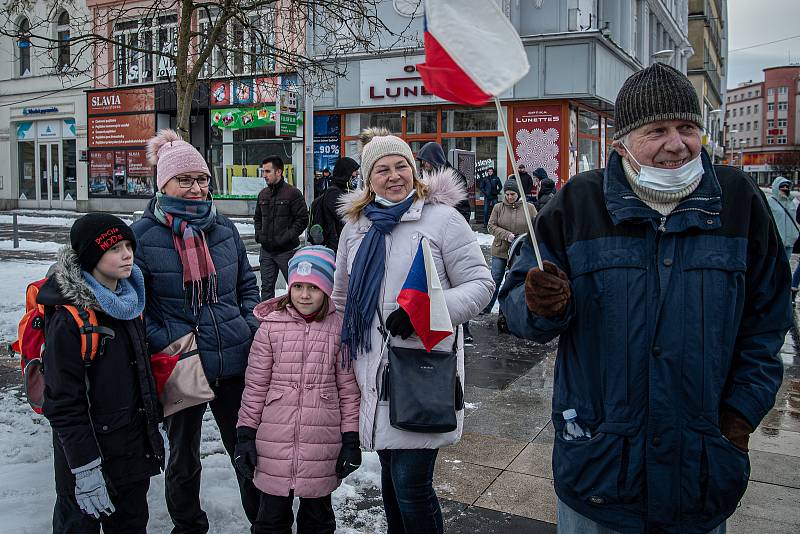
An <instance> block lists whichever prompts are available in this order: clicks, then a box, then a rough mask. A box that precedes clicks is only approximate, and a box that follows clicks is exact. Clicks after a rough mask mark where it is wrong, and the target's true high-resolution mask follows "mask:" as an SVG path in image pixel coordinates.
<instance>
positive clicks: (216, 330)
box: [208, 304, 223, 387]
mask: <svg viewBox="0 0 800 534" xmlns="http://www.w3.org/2000/svg"><path fill="white" fill-rule="evenodd" d="M208 313H210V314H211V322H212V323H213V324H214V333H215V334H216V335H217V356H219V373H217V380H216V381H215V384H216V386H217V387H219V378H220V377H221V376H222V369H223V367H222V339H221V338H220V336H219V327H218V326H217V317H216V316H215V315H214V310H213V309H212V308H211V304H209V305H208Z"/></svg>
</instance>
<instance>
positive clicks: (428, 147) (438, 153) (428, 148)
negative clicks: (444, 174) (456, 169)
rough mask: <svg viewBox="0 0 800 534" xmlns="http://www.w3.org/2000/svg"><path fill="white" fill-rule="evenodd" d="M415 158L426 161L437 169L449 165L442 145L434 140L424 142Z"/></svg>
mask: <svg viewBox="0 0 800 534" xmlns="http://www.w3.org/2000/svg"><path fill="white" fill-rule="evenodd" d="M417 159H419V160H422V161H427V162H428V163H430V164H431V165H433V166H434V167H436V168H437V169H439V168H441V167H447V166H449V165H450V163H449V162H448V161H447V158H446V157H445V155H444V150H442V146H441V145H440V144H439V143H436V142H434V141H431V142H430V143H425V144H424V145H423V146H422V148H420V149H419V152H417Z"/></svg>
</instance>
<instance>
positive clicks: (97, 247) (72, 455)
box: [37, 213, 164, 534]
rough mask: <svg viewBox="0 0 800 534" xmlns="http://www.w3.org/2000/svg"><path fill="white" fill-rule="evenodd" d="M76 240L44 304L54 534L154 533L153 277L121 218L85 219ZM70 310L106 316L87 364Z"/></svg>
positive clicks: (159, 449)
mask: <svg viewBox="0 0 800 534" xmlns="http://www.w3.org/2000/svg"><path fill="white" fill-rule="evenodd" d="M69 237H70V244H71V245H70V246H67V247H64V248H63V249H62V250H61V251H60V252H59V255H58V260H57V262H56V265H55V270H54V273H53V275H52V276H51V277H50V278H49V279H48V280H47V282H45V284H44V285H43V286H42V288H41V290H40V291H39V294H38V297H37V302H38V304H40V305H42V306H44V307H45V325H44V329H45V345H44V347H45V350H44V357H43V361H44V381H45V389H44V405H43V413H44V415H45V417H47V420H48V421H49V422H50V426H51V428H52V429H53V464H54V469H55V479H56V504H55V510H54V512H53V532H54V533H56V534H61V533H64V534H66V533H71V532H81V533H99V532H100V528H101V526H102V528H103V531H104V532H145V530H146V528H147V520H148V517H149V515H148V509H147V490H148V488H149V487H150V477H151V476H154V475H157V474H158V473H160V472H161V469H162V468H163V465H164V443H163V441H162V439H161V434H160V433H159V431H158V422H159V420H160V418H161V412H160V408H159V406H158V399H157V397H156V390H155V382H154V381H153V374H152V371H151V369H150V357H149V354H148V353H147V350H146V345H145V333H144V325H143V324H142V319H141V313H142V311H143V310H144V304H145V286H144V278H143V276H142V272H141V270H140V269H139V267H137V266H136V265H134V263H133V254H134V250H135V249H136V238H135V237H134V235H133V232H132V231H131V229H130V228H129V227H128V225H126V224H125V223H124V222H123V221H122V220H120V219H118V218H117V217H114V216H113V215H108V214H101V213H90V214H88V215H84V216H83V217H81V218H80V219H78V220H76V221H75V223H74V224H73V225H72V229H71V230H70V236H69ZM67 306H73V307H74V308H73V309H75V310H90V311H91V312H93V313H94V314H95V316H96V318H97V327H96V328H97V329H98V331H99V332H100V339H102V344H101V345H100V348H99V349H98V351H97V354H96V355H95V357H94V358H93V359H91V362H90V363H88V364H87V363H85V362H84V351H83V348H82V346H81V338H82V336H83V333H82V332H81V331H79V329H78V324H77V323H76V319H74V318H73V316H72V314H71V312H70V311H68V309H67ZM83 313H87V312H85V311H84V312H83ZM87 322H89V321H88V319H87Z"/></svg>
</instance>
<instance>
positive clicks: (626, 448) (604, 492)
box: [553, 423, 643, 505]
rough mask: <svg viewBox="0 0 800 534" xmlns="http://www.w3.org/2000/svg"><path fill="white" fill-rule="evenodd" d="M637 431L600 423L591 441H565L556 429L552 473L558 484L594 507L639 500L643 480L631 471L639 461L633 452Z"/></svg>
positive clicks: (627, 427)
mask: <svg viewBox="0 0 800 534" xmlns="http://www.w3.org/2000/svg"><path fill="white" fill-rule="evenodd" d="M561 428H562V429H563V425H561ZM637 431H640V432H641V430H640V429H638V427H637V425H633V424H621V423H610V424H608V425H602V424H601V425H600V427H598V432H597V433H596V434H594V435H593V436H592V438H591V439H588V440H582V441H574V440H573V441H568V440H565V439H564V437H563V433H562V431H561V430H558V429H557V430H556V439H555V444H554V447H553V473H554V475H555V480H556V481H557V483H558V485H559V486H560V487H561V488H564V489H565V490H566V491H568V492H570V493H572V494H573V495H574V496H575V497H576V498H577V499H580V500H582V501H585V502H587V503H590V504H593V505H606V504H620V503H633V502H638V501H640V500H641V496H642V493H643V491H642V477H641V476H637V474H636V473H634V472H633V470H632V469H631V468H630V467H631V466H632V465H635V464H636V462H638V461H639V459H637V455H636V454H635V451H634V450H633V449H632V444H634V443H637V440H636V439H635V435H636V432H637Z"/></svg>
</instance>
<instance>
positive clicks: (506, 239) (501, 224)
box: [483, 178, 536, 313]
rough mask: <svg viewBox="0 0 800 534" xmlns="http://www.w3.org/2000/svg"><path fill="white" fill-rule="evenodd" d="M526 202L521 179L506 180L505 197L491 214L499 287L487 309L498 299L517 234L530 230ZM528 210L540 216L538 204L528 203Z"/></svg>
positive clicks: (486, 310)
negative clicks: (523, 204)
mask: <svg viewBox="0 0 800 534" xmlns="http://www.w3.org/2000/svg"><path fill="white" fill-rule="evenodd" d="M523 202H525V201H524V200H523V199H522V198H521V196H520V194H519V188H518V187H517V181H516V180H514V179H513V178H510V179H508V180H506V185H505V186H503V201H502V202H500V203H499V204H497V205H496V206H495V207H494V209H493V210H492V215H491V217H489V233H490V234H492V235H493V236H494V241H492V252H491V253H492V278H493V279H494V285H495V290H494V293H492V300H490V301H489V304H487V305H486V307H485V308H484V309H483V313H491V312H492V308H493V307H494V303H495V301H496V300H497V293H498V291H500V284H501V283H502V282H503V276H504V275H505V272H506V265H508V251H509V248H510V247H511V243H513V242H514V239H516V238H517V236H520V235H523V234H527V233H528V223H527V222H526V221H525V212H524V210H523V209H522V203H523ZM528 213H530V215H531V217H535V216H536V208H535V207H534V206H533V204H528Z"/></svg>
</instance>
